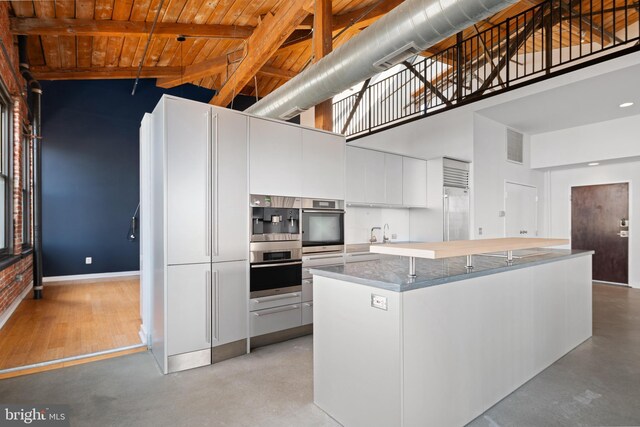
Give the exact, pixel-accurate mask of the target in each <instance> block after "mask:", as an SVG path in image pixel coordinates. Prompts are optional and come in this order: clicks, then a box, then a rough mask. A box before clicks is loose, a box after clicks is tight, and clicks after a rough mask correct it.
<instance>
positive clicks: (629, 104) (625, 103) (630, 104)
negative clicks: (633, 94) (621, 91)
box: [620, 102, 633, 108]
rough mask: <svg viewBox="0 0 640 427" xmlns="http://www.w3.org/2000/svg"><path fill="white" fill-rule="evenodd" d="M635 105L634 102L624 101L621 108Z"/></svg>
mask: <svg viewBox="0 0 640 427" xmlns="http://www.w3.org/2000/svg"><path fill="white" fill-rule="evenodd" d="M632 105H633V102H623V103H622V104H620V108H627V107H631V106H632Z"/></svg>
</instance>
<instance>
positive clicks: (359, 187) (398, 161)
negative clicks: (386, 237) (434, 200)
mask: <svg viewBox="0 0 640 427" xmlns="http://www.w3.org/2000/svg"><path fill="white" fill-rule="evenodd" d="M426 199H427V162H426V160H421V159H414V158H411V157H404V156H400V155H397V154H391V153H383V152H380V151H374V150H368V149H365V148H359V147H347V203H349V204H354V205H380V206H392V207H426V206H427V200H426Z"/></svg>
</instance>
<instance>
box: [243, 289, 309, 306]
mask: <svg viewBox="0 0 640 427" xmlns="http://www.w3.org/2000/svg"><path fill="white" fill-rule="evenodd" d="M299 296H300V293H299V292H294V293H291V294H282V295H272V296H268V297H262V298H255V299H253V302H254V303H256V304H260V303H261V302H269V301H278V300H281V299H287V298H296V297H299Z"/></svg>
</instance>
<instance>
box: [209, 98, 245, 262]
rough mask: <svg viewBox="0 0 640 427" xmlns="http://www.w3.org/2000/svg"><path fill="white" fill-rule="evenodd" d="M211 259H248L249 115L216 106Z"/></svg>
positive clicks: (214, 116)
mask: <svg viewBox="0 0 640 427" xmlns="http://www.w3.org/2000/svg"><path fill="white" fill-rule="evenodd" d="M212 121H213V125H214V128H213V142H214V143H213V147H212V152H213V159H214V160H213V165H212V184H211V189H212V193H211V198H212V201H213V206H212V208H211V209H212V212H211V221H212V226H211V227H212V231H213V234H212V241H211V244H212V248H211V254H212V256H211V261H212V262H220V261H238V260H245V259H247V252H248V251H249V247H248V244H249V242H248V239H247V236H248V232H249V231H248V227H249V225H248V221H249V219H248V216H249V211H248V207H247V200H248V194H247V117H246V116H245V115H243V114H239V113H237V112H234V111H231V110H228V109H226V108H212Z"/></svg>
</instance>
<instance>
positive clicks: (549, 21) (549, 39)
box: [542, 2, 571, 74]
mask: <svg viewBox="0 0 640 427" xmlns="http://www.w3.org/2000/svg"><path fill="white" fill-rule="evenodd" d="M547 5H548V6H549V12H548V13H544V12H543V13H542V19H543V22H544V24H543V25H544V37H545V39H544V46H545V47H544V49H545V55H544V61H545V67H546V74H550V73H551V66H552V62H553V50H552V49H553V34H552V33H551V30H552V28H553V3H552V2H549V3H543V4H542V7H543V8H544V7H545V6H547ZM560 25H562V23H560ZM561 45H562V43H561ZM560 48H561V49H562V46H560ZM569 49H571V46H569Z"/></svg>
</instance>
